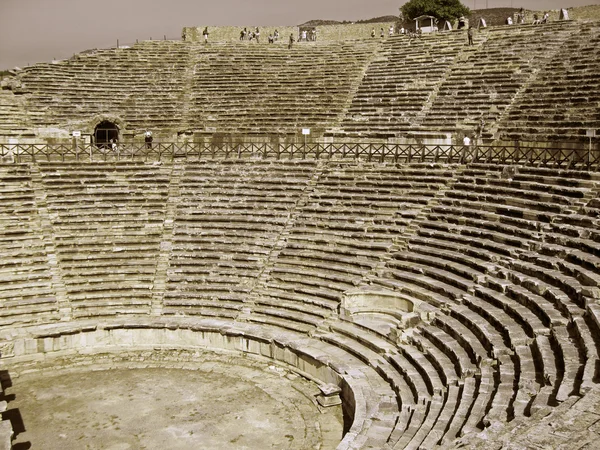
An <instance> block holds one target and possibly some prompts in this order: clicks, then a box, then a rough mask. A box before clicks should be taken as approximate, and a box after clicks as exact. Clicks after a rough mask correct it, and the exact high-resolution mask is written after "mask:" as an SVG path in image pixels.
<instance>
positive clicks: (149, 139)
mask: <svg viewBox="0 0 600 450" xmlns="http://www.w3.org/2000/svg"><path fill="white" fill-rule="evenodd" d="M153 139H154V138H153V137H152V131H150V130H146V132H145V133H144V142H145V143H146V148H152V140H153Z"/></svg>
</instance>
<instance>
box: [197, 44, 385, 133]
mask: <svg viewBox="0 0 600 450" xmlns="http://www.w3.org/2000/svg"><path fill="white" fill-rule="evenodd" d="M376 47H377V43H375V42H371V41H354V42H326V43H311V44H310V45H306V46H295V47H293V48H292V49H291V50H288V49H287V48H285V47H284V46H279V45H278V46H244V45H242V46H240V45H224V46H210V47H208V48H207V49H205V47H204V46H199V47H197V48H194V50H193V51H194V52H195V54H197V55H198V56H197V62H196V69H195V75H194V78H193V82H192V98H191V105H190V108H191V118H190V126H191V127H192V128H193V129H199V130H203V129H209V130H217V131H218V132H223V133H229V134H236V135H249V134H262V135H266V134H269V133H278V134H297V133H298V132H299V130H300V129H301V128H310V129H312V133H313V134H315V133H316V134H318V133H319V130H321V132H322V131H323V130H324V129H326V128H329V127H331V126H333V125H334V124H335V123H336V121H337V120H338V116H340V115H341V113H342V110H343V108H344V107H345V105H346V103H347V101H348V92H349V91H351V90H352V88H353V85H355V84H357V83H358V82H359V81H360V76H361V74H362V70H363V69H364V67H365V66H366V65H367V63H368V61H369V60H370V58H372V57H373V54H374V51H375V49H376ZM209 133H212V131H209Z"/></svg>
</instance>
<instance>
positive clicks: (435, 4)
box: [400, 0, 471, 22]
mask: <svg viewBox="0 0 600 450" xmlns="http://www.w3.org/2000/svg"><path fill="white" fill-rule="evenodd" d="M400 12H401V14H402V16H404V18H405V19H408V20H413V19H414V18H415V17H419V16H423V15H427V16H434V17H436V18H437V19H438V20H439V21H440V22H443V21H445V20H448V21H450V22H452V21H454V20H456V19H458V18H459V17H460V16H467V15H469V14H470V13H471V10H470V9H469V8H467V7H466V6H465V5H463V4H462V3H461V2H460V0H410V1H408V2H407V3H405V4H404V5H402V7H401V8H400Z"/></svg>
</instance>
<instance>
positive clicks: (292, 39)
mask: <svg viewBox="0 0 600 450" xmlns="http://www.w3.org/2000/svg"><path fill="white" fill-rule="evenodd" d="M292 45H294V33H290V43H289V44H288V48H289V49H291V48H292Z"/></svg>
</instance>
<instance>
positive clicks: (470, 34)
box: [467, 25, 473, 45]
mask: <svg viewBox="0 0 600 450" xmlns="http://www.w3.org/2000/svg"><path fill="white" fill-rule="evenodd" d="M467 38H468V40H469V45H473V28H472V27H471V26H470V25H469V29H468V30H467Z"/></svg>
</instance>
